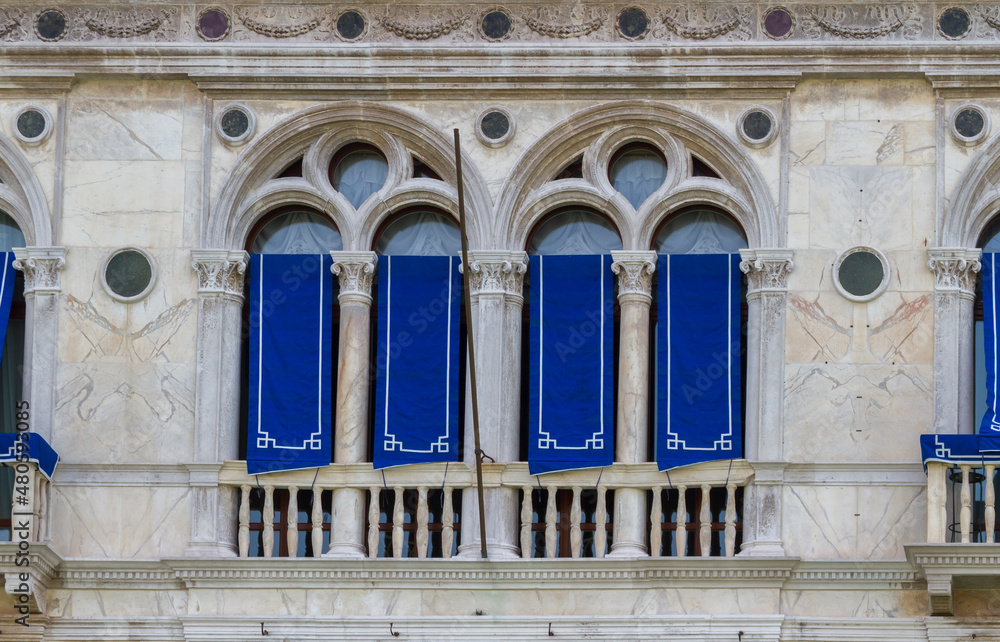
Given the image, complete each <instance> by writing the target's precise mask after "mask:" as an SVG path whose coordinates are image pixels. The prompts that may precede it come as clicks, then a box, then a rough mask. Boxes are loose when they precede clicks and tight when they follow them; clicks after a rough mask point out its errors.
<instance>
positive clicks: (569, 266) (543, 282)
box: [528, 255, 614, 475]
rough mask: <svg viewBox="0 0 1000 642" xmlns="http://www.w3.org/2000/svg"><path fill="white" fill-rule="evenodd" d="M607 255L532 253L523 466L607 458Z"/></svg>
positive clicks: (610, 376)
mask: <svg viewBox="0 0 1000 642" xmlns="http://www.w3.org/2000/svg"><path fill="white" fill-rule="evenodd" d="M613 278H614V277H613V275H612V272H611V256H610V255H592V256H564V255H541V256H539V255H535V256H532V257H531V327H530V332H531V336H530V340H531V364H530V372H531V377H530V386H531V388H530V402H529V404H528V428H529V444H528V469H529V472H530V473H531V474H532V475H537V474H539V473H547V472H554V471H557V470H569V469H574V468H589V467H592V466H607V465H609V464H611V463H612V461H613V460H614V414H613V411H614V408H613V401H614V358H613V357H614V352H613V351H614V280H613Z"/></svg>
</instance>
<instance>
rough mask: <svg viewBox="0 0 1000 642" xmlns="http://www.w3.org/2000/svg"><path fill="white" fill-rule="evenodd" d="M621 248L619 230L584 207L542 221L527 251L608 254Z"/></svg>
mask: <svg viewBox="0 0 1000 642" xmlns="http://www.w3.org/2000/svg"><path fill="white" fill-rule="evenodd" d="M620 249H622V240H621V238H619V236H618V231H617V230H616V229H615V228H614V226H613V225H612V224H611V223H609V222H608V221H607V220H605V219H604V218H603V217H601V216H599V215H597V214H594V213H593V212H587V211H584V210H570V211H567V212H561V213H559V214H556V215H555V216H552V217H550V218H549V219H547V220H546V221H544V222H543V223H542V224H541V225H539V226H538V228H537V229H536V230H535V233H534V234H532V235H531V240H530V241H528V254H607V253H608V252H610V251H611V250H620Z"/></svg>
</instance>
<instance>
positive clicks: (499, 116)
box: [480, 111, 510, 140]
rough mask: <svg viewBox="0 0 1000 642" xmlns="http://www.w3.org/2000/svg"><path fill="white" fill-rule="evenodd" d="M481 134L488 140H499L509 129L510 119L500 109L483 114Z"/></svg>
mask: <svg viewBox="0 0 1000 642" xmlns="http://www.w3.org/2000/svg"><path fill="white" fill-rule="evenodd" d="M480 127H481V128H482V130H483V136H485V137H486V138H489V139H490V140H500V139H501V138H503V137H504V136H506V135H507V132H509V131H510V120H508V119H507V115H506V114H505V113H503V112H502V111H491V112H490V113H488V114H486V115H485V116H483V121H482V125H480Z"/></svg>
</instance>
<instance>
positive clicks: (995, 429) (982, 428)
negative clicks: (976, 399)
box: [979, 253, 1000, 435]
mask: <svg viewBox="0 0 1000 642" xmlns="http://www.w3.org/2000/svg"><path fill="white" fill-rule="evenodd" d="M998 270H1000V266H998V265H997V255H996V254H992V253H989V254H983V269H982V272H983V342H984V343H985V348H986V413H985V414H984V415H983V420H982V422H981V423H980V424H979V434H981V435H1000V412H998V409H997V360H998V358H1000V350H997V341H998V333H997V330H998V328H997V308H998V307H1000V302H998V301H997V295H998V292H997V288H998V287H1000V278H998V277H1000V273H998Z"/></svg>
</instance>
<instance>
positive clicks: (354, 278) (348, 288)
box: [330, 252, 378, 305]
mask: <svg viewBox="0 0 1000 642" xmlns="http://www.w3.org/2000/svg"><path fill="white" fill-rule="evenodd" d="M330 256H332V257H333V266H332V267H331V268H330V269H331V270H332V271H333V273H334V274H336V275H337V277H339V279H340V297H339V298H340V301H341V303H344V302H348V301H351V302H356V303H363V304H365V305H371V303H372V278H374V276H375V267H376V266H377V265H378V259H377V255H376V254H375V253H374V252H330Z"/></svg>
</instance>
